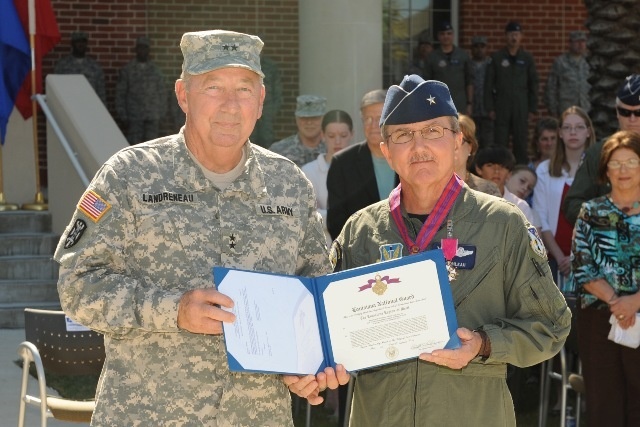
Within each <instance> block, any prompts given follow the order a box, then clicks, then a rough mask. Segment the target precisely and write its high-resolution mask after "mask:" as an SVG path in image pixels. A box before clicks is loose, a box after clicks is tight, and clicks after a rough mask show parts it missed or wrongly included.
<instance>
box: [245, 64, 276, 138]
mask: <svg viewBox="0 0 640 427" xmlns="http://www.w3.org/2000/svg"><path fill="white" fill-rule="evenodd" d="M260 65H261V66H262V72H263V73H264V87H265V90H266V95H265V97H264V105H263V106H262V117H260V120H258V122H257V123H256V127H255V129H253V132H252V133H251V137H250V139H251V142H253V143H254V144H258V145H259V146H261V147H265V148H269V146H270V145H271V144H273V141H275V133H274V131H273V122H274V120H275V119H276V116H277V115H278V111H280V105H282V79H281V78H280V70H279V69H278V64H276V62H275V61H274V60H273V59H271V58H269V57H268V56H263V57H261V58H260Z"/></svg>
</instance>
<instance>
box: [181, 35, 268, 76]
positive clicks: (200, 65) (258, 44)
mask: <svg viewBox="0 0 640 427" xmlns="http://www.w3.org/2000/svg"><path fill="white" fill-rule="evenodd" d="M262 46H264V43H262V40H260V37H258V36H252V35H249V34H243V33H236V32H234V31H226V30H209V31H196V32H190V33H184V34H183V35H182V40H180V49H181V50H182V56H183V57H184V61H183V62H182V71H183V72H184V73H188V74H191V75H195V76H197V75H200V74H204V73H208V72H209V71H214V70H218V69H220V68H228V67H232V68H234V67H235V68H244V69H247V70H251V71H253V72H254V73H256V74H258V75H259V76H260V77H264V73H263V72H262V69H261V68H260V51H261V50H262Z"/></svg>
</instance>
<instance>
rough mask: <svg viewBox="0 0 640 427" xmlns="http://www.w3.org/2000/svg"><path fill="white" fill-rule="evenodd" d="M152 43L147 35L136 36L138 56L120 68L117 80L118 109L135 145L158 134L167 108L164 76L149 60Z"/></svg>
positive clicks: (119, 116) (130, 142)
mask: <svg viewBox="0 0 640 427" xmlns="http://www.w3.org/2000/svg"><path fill="white" fill-rule="evenodd" d="M149 44H150V43H149V38H147V37H138V38H137V39H136V57H135V58H134V59H133V60H131V61H130V62H129V63H128V64H127V65H125V66H124V67H123V68H122V69H121V70H120V75H119V77H118V83H117V84H116V112H117V113H118V118H119V119H120V120H121V121H122V122H123V123H124V124H125V125H126V126H127V140H128V141H129V144H131V145H133V144H138V143H140V142H142V141H148V140H150V139H155V138H158V137H159V136H160V133H159V131H160V122H161V120H162V119H163V118H164V117H165V113H166V111H167V91H166V87H165V81H164V76H163V75H162V72H161V71H160V69H159V68H158V67H157V66H156V64H154V63H153V62H151V61H149V49H150V47H149Z"/></svg>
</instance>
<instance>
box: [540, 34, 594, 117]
mask: <svg viewBox="0 0 640 427" xmlns="http://www.w3.org/2000/svg"><path fill="white" fill-rule="evenodd" d="M586 52H587V35H586V34H585V33H584V31H572V32H571V33H570V34H569V51H568V52H565V53H563V54H562V55H560V56H558V57H557V58H556V59H555V60H554V61H553V65H552V66H551V71H550V72H549V77H548V78H547V88H546V91H545V101H546V103H547V108H548V109H549V113H551V115H552V116H555V117H559V116H560V114H562V112H563V111H564V110H566V109H567V108H569V107H571V106H573V105H577V106H578V107H580V108H582V109H583V110H585V111H586V112H589V110H590V109H591V102H590V101H589V89H590V88H591V85H590V84H589V82H588V81H587V79H588V78H589V64H588V63H587V60H586V59H585V54H586Z"/></svg>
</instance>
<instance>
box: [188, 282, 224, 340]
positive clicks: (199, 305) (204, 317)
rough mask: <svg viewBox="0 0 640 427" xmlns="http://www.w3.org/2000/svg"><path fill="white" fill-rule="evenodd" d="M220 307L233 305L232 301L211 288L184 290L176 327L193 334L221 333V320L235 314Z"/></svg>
mask: <svg viewBox="0 0 640 427" xmlns="http://www.w3.org/2000/svg"><path fill="white" fill-rule="evenodd" d="M220 307H228V308H231V307H233V301H232V300H231V298H229V297H228V296H226V295H225V294H221V293H220V292H218V291H217V290H215V289H213V288H206V289H194V290H192V291H188V292H185V293H184V295H182V298H180V305H179V306H178V327H179V328H180V329H184V330H187V331H189V332H193V333H194V334H214V335H215V334H221V333H222V322H233V321H234V320H236V316H235V315H234V314H233V313H230V312H228V311H225V310H223V309H221V308H220Z"/></svg>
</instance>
